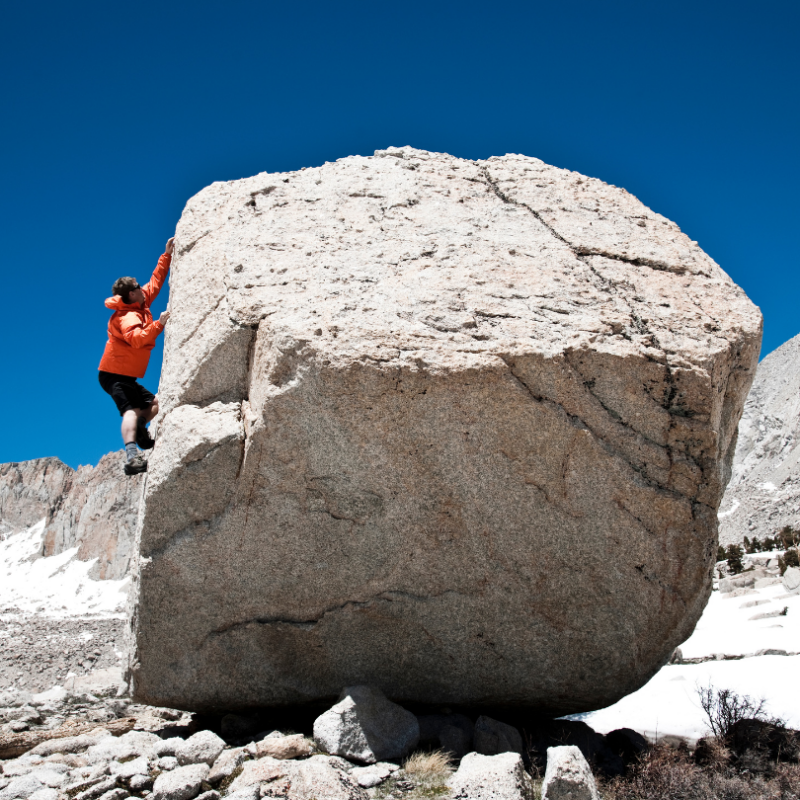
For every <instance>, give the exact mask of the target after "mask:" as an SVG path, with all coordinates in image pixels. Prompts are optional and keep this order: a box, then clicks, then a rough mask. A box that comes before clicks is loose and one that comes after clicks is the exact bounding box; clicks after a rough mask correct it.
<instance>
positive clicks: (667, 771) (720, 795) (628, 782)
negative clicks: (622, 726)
mask: <svg viewBox="0 0 800 800" xmlns="http://www.w3.org/2000/svg"><path fill="white" fill-rule="evenodd" d="M600 784H601V785H600V787H599V788H600V790H601V796H602V797H603V800H798V798H799V797H800V793H799V790H798V787H800V766H798V765H796V764H785V763H779V764H777V765H775V766H774V768H773V772H772V774H771V775H770V776H769V777H768V778H764V777H761V776H754V775H752V774H747V773H742V774H739V773H737V772H736V770H734V769H732V768H729V767H727V766H726V762H725V759H724V758H723V760H722V762H721V763H719V764H711V765H708V766H707V767H706V768H703V767H701V766H699V765H698V764H696V763H695V762H694V761H693V759H692V757H691V754H690V753H689V751H688V749H687V748H686V747H682V748H674V747H670V746H669V745H665V744H658V745H656V746H655V747H653V748H652V749H650V750H649V751H647V752H646V753H645V754H644V755H643V756H642V758H641V759H640V760H639V762H638V763H637V764H636V765H634V766H633V767H632V769H631V770H630V772H629V773H628V774H627V775H625V776H623V777H620V778H614V779H613V780H611V781H607V782H603V781H602V779H601V780H600Z"/></svg>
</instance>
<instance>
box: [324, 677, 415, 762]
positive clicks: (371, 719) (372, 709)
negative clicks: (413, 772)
mask: <svg viewBox="0 0 800 800" xmlns="http://www.w3.org/2000/svg"><path fill="white" fill-rule="evenodd" d="M314 742H315V743H316V745H317V747H319V748H320V749H321V750H323V751H325V752H327V753H330V754H331V755H337V756H342V757H343V758H348V759H351V760H353V761H360V762H362V763H364V764H374V763H375V762H376V761H385V760H390V759H396V758H402V757H403V756H405V755H406V754H407V753H409V752H410V751H411V750H412V749H413V748H414V747H416V746H417V743H418V742H419V723H418V722H417V718H416V717H415V716H414V715H413V714H412V713H411V712H410V711H406V710H405V709H404V708H403V707H402V706H399V705H397V704H396V703H393V702H391V700H388V699H387V698H386V696H385V695H384V694H383V692H381V691H380V689H375V688H373V687H370V686H350V687H347V688H346V689H345V690H344V691H343V692H342V695H341V697H340V699H339V702H338V703H337V704H336V705H335V706H333V708H331V709H330V710H328V711H326V712H325V713H324V714H322V716H320V717H317V719H316V720H315V721H314Z"/></svg>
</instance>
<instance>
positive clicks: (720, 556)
mask: <svg viewBox="0 0 800 800" xmlns="http://www.w3.org/2000/svg"><path fill="white" fill-rule="evenodd" d="M726 558H727V556H726V555H725V548H724V547H723V546H722V545H721V544H720V545H717V563H719V562H720V561H724V560H725V559H726Z"/></svg>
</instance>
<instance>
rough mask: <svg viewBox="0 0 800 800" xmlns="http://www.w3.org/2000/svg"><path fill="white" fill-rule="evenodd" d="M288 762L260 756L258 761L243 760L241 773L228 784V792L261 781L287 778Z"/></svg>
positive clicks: (236, 790)
mask: <svg viewBox="0 0 800 800" xmlns="http://www.w3.org/2000/svg"><path fill="white" fill-rule="evenodd" d="M289 769H290V762H287V761H279V760H278V759H277V758H270V757H269V756H266V757H265V758H260V759H259V760H258V761H247V762H245V765H244V768H243V769H242V771H241V773H239V775H237V776H236V779H235V780H234V781H233V783H232V784H231V785H230V788H229V791H230V792H238V791H240V790H242V789H246V788H247V787H249V786H259V785H261V784H262V783H273V784H274V783H275V782H276V781H283V780H285V779H286V778H287V776H288V774H289Z"/></svg>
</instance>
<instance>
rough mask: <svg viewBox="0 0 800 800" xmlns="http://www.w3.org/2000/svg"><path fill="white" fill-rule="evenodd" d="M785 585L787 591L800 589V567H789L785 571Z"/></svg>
mask: <svg viewBox="0 0 800 800" xmlns="http://www.w3.org/2000/svg"><path fill="white" fill-rule="evenodd" d="M783 586H784V588H785V589H786V591H787V592H793V591H794V590H795V589H800V569H797V568H796V567H787V568H786V572H784V573H783Z"/></svg>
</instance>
